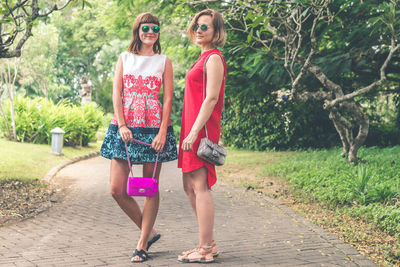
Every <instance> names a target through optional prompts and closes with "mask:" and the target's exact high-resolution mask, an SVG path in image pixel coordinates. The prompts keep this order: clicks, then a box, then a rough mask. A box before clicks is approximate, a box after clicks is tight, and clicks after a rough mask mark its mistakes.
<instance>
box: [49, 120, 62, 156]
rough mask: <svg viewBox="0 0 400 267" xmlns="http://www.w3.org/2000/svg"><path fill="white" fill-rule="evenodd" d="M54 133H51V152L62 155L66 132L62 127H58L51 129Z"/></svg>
mask: <svg viewBox="0 0 400 267" xmlns="http://www.w3.org/2000/svg"><path fill="white" fill-rule="evenodd" d="M50 132H51V133H52V135H51V153H53V154H56V155H59V156H60V155H62V154H63V153H62V152H61V150H62V147H63V144H64V139H63V137H64V134H65V132H64V131H63V130H62V129H61V128H60V127H56V128H54V129H53V130H51V131H50Z"/></svg>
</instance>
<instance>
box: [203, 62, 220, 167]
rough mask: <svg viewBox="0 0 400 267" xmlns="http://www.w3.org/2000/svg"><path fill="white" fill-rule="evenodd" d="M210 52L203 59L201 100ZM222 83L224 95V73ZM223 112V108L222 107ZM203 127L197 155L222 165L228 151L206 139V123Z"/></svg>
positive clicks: (214, 163)
mask: <svg viewBox="0 0 400 267" xmlns="http://www.w3.org/2000/svg"><path fill="white" fill-rule="evenodd" d="M211 55H212V54H210V55H208V57H207V58H206V60H205V61H204V67H203V101H204V99H205V91H206V88H205V73H206V63H207V59H208V58H209V57H210V56H211ZM222 82H223V84H224V87H223V89H224V97H225V75H224V80H223V81H222ZM222 101H224V98H222ZM222 112H223V109H222ZM204 129H205V131H206V137H204V138H202V139H201V140H200V144H199V148H198V149H197V156H198V157H199V158H201V159H204V160H205V161H207V162H209V163H211V164H213V165H216V166H221V165H224V163H225V159H226V156H227V155H228V151H227V150H226V149H225V148H224V147H222V146H220V145H218V144H216V143H214V142H213V141H211V140H210V139H208V134H207V123H206V124H205V125H204ZM223 136H224V127H223V126H222V138H223Z"/></svg>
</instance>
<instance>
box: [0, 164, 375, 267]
mask: <svg viewBox="0 0 400 267" xmlns="http://www.w3.org/2000/svg"><path fill="white" fill-rule="evenodd" d="M176 165H177V163H176V162H170V163H166V164H164V166H163V168H162V172H161V179H160V180H161V183H160V192H161V204H160V210H159V215H158V218H157V221H156V225H155V227H156V229H157V230H158V231H159V232H160V233H161V234H162V237H161V239H160V240H159V241H158V242H157V243H155V244H154V245H153V246H152V247H151V250H150V252H149V256H150V259H149V260H148V261H147V262H146V263H144V264H138V265H135V266H182V265H183V264H182V263H179V262H178V261H177V256H178V255H179V254H180V253H181V252H182V251H184V250H187V249H189V248H192V247H194V246H195V245H196V243H197V239H198V234H197V223H196V220H195V216H194V214H193V212H192V210H191V207H190V204H189V202H188V200H187V198H186V195H185V193H184V192H183V190H182V181H181V173H180V170H178V169H177V168H176ZM137 172H138V173H139V172H141V168H140V166H135V167H134V173H137ZM53 182H54V183H60V184H65V185H67V186H68V192H69V193H68V194H67V195H66V196H65V198H64V199H63V201H62V202H61V203H57V204H55V205H54V206H53V207H52V208H51V209H50V210H48V211H46V212H43V213H41V214H40V215H39V216H37V217H36V218H33V219H29V220H26V221H22V222H19V223H17V224H14V225H8V226H5V227H2V228H1V231H0V256H1V257H0V266H1V267H3V266H4V267H9V266H40V267H46V266H74V267H75V266H132V263H131V262H130V255H131V254H132V251H133V250H134V248H135V246H136V243H137V240H138V238H139V235H140V232H139V231H138V229H137V228H136V226H135V225H134V224H133V223H132V222H131V221H130V220H129V218H128V217H127V216H126V215H125V214H124V213H123V212H122V211H121V210H120V209H119V207H118V206H117V204H116V203H115V201H114V200H113V199H112V197H111V196H110V194H109V161H108V160H105V159H103V158H101V157H97V158H92V159H88V160H84V161H81V162H78V163H75V164H72V165H69V166H67V167H66V168H64V169H62V170H61V171H60V172H59V173H58V174H57V176H56V177H55V178H54V179H53ZM213 196H214V202H215V240H216V242H217V244H218V247H219V249H220V251H221V255H220V256H219V257H218V258H217V259H216V263H215V265H216V266H249V267H251V266H375V265H374V264H373V263H372V262H371V261H369V260H368V259H366V258H365V257H364V256H362V255H361V254H359V253H358V252H357V250H355V249H354V248H352V247H351V246H349V245H347V244H344V243H343V242H342V241H340V240H339V239H338V238H336V237H335V236H334V235H332V234H330V233H327V232H325V231H324V230H323V229H321V228H319V227H317V226H315V225H314V224H313V223H311V222H310V221H308V220H306V219H304V218H303V217H301V216H299V215H298V214H297V213H296V212H294V211H293V210H291V209H290V208H288V207H287V206H285V205H283V204H281V203H279V202H277V201H276V200H274V199H270V198H268V197H265V196H261V195H259V194H257V193H255V192H252V191H246V190H245V189H243V188H241V187H238V186H234V185H232V184H228V183H224V182H220V181H218V183H217V185H216V186H215V187H214V188H213ZM138 202H139V204H140V205H141V206H143V199H142V198H138ZM190 266H198V264H193V265H190Z"/></svg>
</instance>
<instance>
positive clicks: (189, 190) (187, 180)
mask: <svg viewBox="0 0 400 267" xmlns="http://www.w3.org/2000/svg"><path fill="white" fill-rule="evenodd" d="M191 177H192V173H191V172H184V173H183V175H182V180H183V190H185V193H186V195H187V197H188V198H189V201H190V205H191V206H192V208H193V211H194V213H195V215H196V218H197V212H196V195H195V194H194V189H193V179H192V178H191Z"/></svg>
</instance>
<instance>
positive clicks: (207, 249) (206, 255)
mask: <svg viewBox="0 0 400 267" xmlns="http://www.w3.org/2000/svg"><path fill="white" fill-rule="evenodd" d="M178 261H180V262H184V263H211V262H214V261H215V259H214V257H213V254H212V246H202V247H197V248H195V249H193V250H191V252H190V253H188V254H185V255H181V256H179V257H178Z"/></svg>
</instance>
